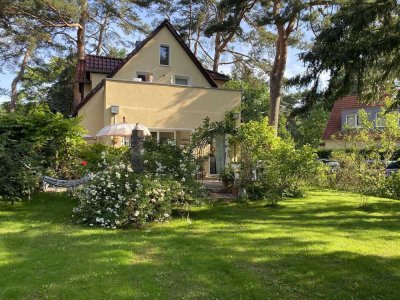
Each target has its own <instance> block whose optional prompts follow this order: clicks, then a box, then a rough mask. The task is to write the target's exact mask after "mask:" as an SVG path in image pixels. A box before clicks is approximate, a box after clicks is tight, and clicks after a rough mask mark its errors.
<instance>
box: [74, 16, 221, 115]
mask: <svg viewBox="0 0 400 300" xmlns="http://www.w3.org/2000/svg"><path fill="white" fill-rule="evenodd" d="M164 27H166V28H167V29H168V30H169V31H170V32H171V34H172V35H173V36H174V37H175V39H176V40H177V42H178V43H179V44H180V45H181V47H182V48H183V50H185V52H186V54H187V55H188V56H189V58H190V59H191V60H192V61H193V63H194V64H195V65H196V66H197V68H198V69H199V71H200V72H201V73H202V74H203V76H204V77H205V79H206V80H207V81H208V82H209V83H210V85H211V86H212V87H215V88H216V87H218V86H217V84H216V83H215V82H214V80H213V78H212V76H211V74H210V73H209V72H208V71H207V70H206V69H204V67H203V66H202V65H201V63H200V62H199V60H198V59H197V58H196V56H195V55H194V54H193V52H192V51H191V50H190V49H189V47H188V46H187V45H186V44H185V42H184V41H183V39H182V38H181V37H180V36H179V34H178V32H177V31H176V30H175V28H174V27H173V26H172V25H171V23H170V22H169V21H168V20H167V19H165V20H164V21H163V22H162V23H161V24H160V25H158V26H157V28H156V29H155V30H154V31H153V32H152V33H150V34H149V35H148V36H147V37H146V39H144V40H143V41H142V42H141V43H140V44H138V45H137V47H136V48H135V49H134V50H133V51H132V52H131V53H130V54H128V56H127V57H126V58H125V59H123V60H122V61H120V63H118V59H116V60H115V61H114V62H113V63H115V64H117V63H118V65H117V66H115V68H114V69H112V70H111V72H110V73H109V74H108V75H107V77H106V78H112V77H114V75H115V74H117V72H118V71H119V70H120V69H121V68H122V67H123V66H124V65H125V64H126V63H127V62H128V61H129V60H130V59H131V58H132V57H134V56H135V55H136V54H137V53H138V52H139V51H140V50H141V49H142V48H143V47H144V46H145V45H146V44H147V43H148V42H149V41H150V40H151V39H152V38H153V37H154V36H155V35H156V34H157V33H159V32H160V31H161V29H163V28H164ZM86 57H89V59H90V60H92V58H91V56H90V55H88V56H86ZM103 59H104V60H105V61H106V62H105V63H103V62H101V61H102V60H103ZM110 59H113V58H110ZM85 61H86V60H85ZM93 61H95V59H93ZM104 64H106V65H107V64H109V65H110V66H111V62H110V61H109V60H108V59H107V58H104V57H102V58H100V59H98V61H97V62H94V63H93V64H91V66H92V67H99V66H100V65H104ZM85 68H86V62H85V63H83V62H82V61H80V62H79V65H78V70H79V74H78V76H79V79H83V81H82V82H85V81H84V80H85V76H84V74H85V72H86V71H89V70H85ZM93 71H95V70H94V69H93ZM82 73H83V75H82ZM221 75H223V74H221ZM223 76H225V75H223ZM219 80H221V79H219ZM104 84H105V79H103V80H102V81H101V82H100V83H99V84H98V85H97V86H96V87H95V88H94V89H93V90H92V91H91V92H90V93H89V94H88V95H86V97H85V98H84V99H83V100H82V101H81V102H80V103H79V104H78V105H77V106H76V107H75V108H74V109H73V112H72V113H73V115H76V114H77V112H78V111H79V109H80V108H81V107H82V106H83V105H85V104H86V103H87V102H88V101H89V100H90V99H91V98H92V97H93V96H94V95H95V94H96V93H97V92H98V91H99V90H101V88H102V87H103V86H104Z"/></svg>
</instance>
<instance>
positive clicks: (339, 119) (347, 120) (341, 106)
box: [322, 95, 384, 149]
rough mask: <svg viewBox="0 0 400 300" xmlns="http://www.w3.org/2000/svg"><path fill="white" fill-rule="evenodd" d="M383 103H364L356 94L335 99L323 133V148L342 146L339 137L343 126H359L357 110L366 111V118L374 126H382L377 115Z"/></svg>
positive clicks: (342, 143)
mask: <svg viewBox="0 0 400 300" xmlns="http://www.w3.org/2000/svg"><path fill="white" fill-rule="evenodd" d="M382 107H383V104H378V103H375V104H366V103H361V102H359V100H358V96H357V95H348V96H344V97H342V98H341V99H339V100H337V101H336V102H335V104H334V106H333V109H332V111H331V114H330V116H329V119H328V122H327V124H326V127H325V130H324V133H323V141H324V143H323V146H322V148H324V149H337V148H342V147H344V142H343V141H342V139H341V138H340V136H341V133H342V132H343V130H344V129H345V128H354V129H356V128H358V127H360V126H361V124H360V117H359V111H360V110H361V109H362V110H364V111H365V112H366V113H368V118H369V119H370V121H372V122H373V124H374V125H375V126H376V127H382V126H384V125H383V124H382V122H381V118H380V117H379V113H380V112H381V110H382Z"/></svg>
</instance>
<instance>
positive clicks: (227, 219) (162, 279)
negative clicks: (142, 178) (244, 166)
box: [0, 191, 400, 300]
mask: <svg viewBox="0 0 400 300" xmlns="http://www.w3.org/2000/svg"><path fill="white" fill-rule="evenodd" d="M370 203H371V209H370V210H369V211H362V210H359V209H358V208H357V206H358V204H359V197H358V196H357V195H352V194H348V193H341V192H333V191H310V192H309V196H308V197H307V198H303V199H292V200H286V201H284V202H283V203H282V207H281V208H275V209H274V208H268V207H265V203H251V204H217V205H214V206H213V207H212V206H206V207H202V208H196V209H193V211H192V212H191V214H190V217H191V222H189V221H188V220H186V218H184V219H181V218H177V219H175V220H174V221H172V222H170V223H168V224H164V225H157V226H153V227H152V228H150V229H147V230H126V231H123V230H117V231H112V230H104V229H97V228H87V227H82V226H77V225H73V224H71V223H70V216H71V209H72V207H73V205H74V203H73V202H72V201H71V200H70V199H68V198H67V197H65V196H63V195H59V194H40V195H37V196H36V197H35V198H34V200H33V201H32V202H31V203H19V204H16V205H14V206H13V207H12V206H10V205H6V204H4V203H1V204H0V274H1V276H0V287H1V288H0V299H95V300H99V299H132V298H137V299H143V298H149V299H178V298H184V299H400V201H391V200H385V199H378V198H371V200H370Z"/></svg>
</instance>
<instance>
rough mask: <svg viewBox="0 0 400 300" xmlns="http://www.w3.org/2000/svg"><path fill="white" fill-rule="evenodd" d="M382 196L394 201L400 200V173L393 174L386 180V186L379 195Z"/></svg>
mask: <svg viewBox="0 0 400 300" xmlns="http://www.w3.org/2000/svg"><path fill="white" fill-rule="evenodd" d="M379 194H380V195H382V196H384V197H388V198H392V199H398V200H400V173H399V172H396V173H392V174H391V175H390V176H387V177H386V178H385V182H384V185H383V187H382V189H381V191H380V193H379Z"/></svg>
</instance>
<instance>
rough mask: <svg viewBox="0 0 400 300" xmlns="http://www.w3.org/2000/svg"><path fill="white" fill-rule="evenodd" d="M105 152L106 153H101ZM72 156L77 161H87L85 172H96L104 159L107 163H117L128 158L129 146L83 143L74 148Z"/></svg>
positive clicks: (101, 167) (101, 166)
mask: <svg viewBox="0 0 400 300" xmlns="http://www.w3.org/2000/svg"><path fill="white" fill-rule="evenodd" d="M104 153H106V155H103V154H104ZM74 156H75V157H77V158H79V161H82V160H83V161H85V162H86V163H87V168H86V169H87V170H86V171H87V172H92V173H96V172H98V171H100V170H102V169H103V164H102V163H103V161H104V159H105V160H106V161H107V163H108V164H117V163H119V162H120V161H126V160H128V158H129V148H128V147H126V146H122V147H118V148H117V147H112V146H108V145H104V144H101V143H92V144H89V143H85V144H82V145H81V146H80V147H79V148H77V149H76V151H75V153H74Z"/></svg>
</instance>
